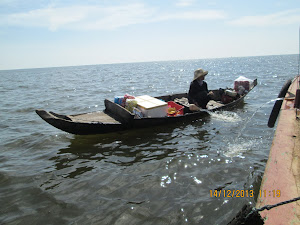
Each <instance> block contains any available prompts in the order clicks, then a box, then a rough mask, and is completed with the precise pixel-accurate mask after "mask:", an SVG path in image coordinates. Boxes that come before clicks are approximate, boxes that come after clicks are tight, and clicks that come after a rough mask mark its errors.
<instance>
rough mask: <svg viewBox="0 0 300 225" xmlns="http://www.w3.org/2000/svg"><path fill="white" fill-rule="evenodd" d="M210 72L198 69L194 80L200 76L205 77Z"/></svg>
mask: <svg viewBox="0 0 300 225" xmlns="http://www.w3.org/2000/svg"><path fill="white" fill-rule="evenodd" d="M207 74H208V71H205V70H203V69H197V70H195V72H194V80H196V79H198V78H199V77H204V76H206V75H207Z"/></svg>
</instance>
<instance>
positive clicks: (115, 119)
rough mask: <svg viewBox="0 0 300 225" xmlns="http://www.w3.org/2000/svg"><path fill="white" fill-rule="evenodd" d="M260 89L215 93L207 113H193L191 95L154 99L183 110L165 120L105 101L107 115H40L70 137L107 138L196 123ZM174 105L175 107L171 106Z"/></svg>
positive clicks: (46, 112)
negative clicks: (185, 122)
mask: <svg viewBox="0 0 300 225" xmlns="http://www.w3.org/2000/svg"><path fill="white" fill-rule="evenodd" d="M256 85H257V80H256V79H255V80H254V81H253V82H251V85H250V86H248V90H246V91H244V92H243V93H241V94H236V95H235V96H234V97H232V95H231V96H229V95H227V94H226V93H230V92H231V93H232V92H234V89H227V90H224V89H218V90H213V91H212V92H213V93H214V96H215V98H214V100H210V101H209V102H208V104H207V109H205V110H197V111H191V105H190V104H189V103H188V100H187V97H188V94H187V93H180V94H173V95H165V96H158V97H156V98H153V99H155V101H161V102H165V103H166V104H167V103H168V104H167V105H168V108H167V110H168V109H169V108H173V106H175V110H176V107H177V108H178V106H179V107H180V113H177V114H176V115H171V114H170V113H169V114H168V111H167V112H166V114H165V115H164V116H157V114H156V115H155V114H153V115H154V116H149V115H148V116H139V115H140V113H141V112H139V113H138V114H139V115H137V113H133V112H131V111H129V110H128V109H127V108H125V107H123V106H121V105H120V104H117V103H115V102H112V101H110V100H108V99H105V101H104V103H105V109H104V110H103V111H97V112H89V113H83V114H76V115H61V114H58V113H54V112H48V111H45V110H36V113H37V114H38V115H39V116H40V117H41V118H42V119H43V120H45V121H46V122H47V123H49V124H51V125H52V126H54V127H56V128H58V129H60V130H63V131H65V132H68V133H72V134H80V135H88V134H104V133H110V132H117V131H123V130H129V129H137V128H145V127H152V126H157V125H164V124H173V123H177V122H180V121H193V120H196V119H200V118H202V117H204V116H207V115H208V113H209V112H213V111H220V110H227V109H232V108H235V107H237V106H238V105H239V104H240V103H241V102H243V100H244V98H245V96H246V95H247V94H248V93H249V92H250V91H251V90H252V89H253V88H254V87H255V86H256ZM226 91H227V92H226ZM152 101H153V100H152ZM170 102H171V103H172V104H171V106H170ZM166 104H162V105H166ZM143 109H144V108H143ZM144 112H145V111H144ZM146 112H147V109H146ZM149 112H150V111H149ZM169 112H170V110H169Z"/></svg>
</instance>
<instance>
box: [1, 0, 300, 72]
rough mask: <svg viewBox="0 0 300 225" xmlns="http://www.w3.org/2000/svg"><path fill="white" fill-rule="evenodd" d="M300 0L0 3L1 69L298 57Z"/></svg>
mask: <svg viewBox="0 0 300 225" xmlns="http://www.w3.org/2000/svg"><path fill="white" fill-rule="evenodd" d="M299 26H300V2H299V0H274V1H270V0H265V1H262V0H260V1H258V0H252V1H237V0H227V1H221V0H211V1H210V0H206V1H197V0H173V1H171V0H151V1H150V0H144V1H142V0H140V1H139V0H129V1H124V0H123V1H121V0H98V1H96V0H87V1H77V0H72V1H71V0H65V1H59V0H53V1H44V0H40V1H36V0H27V1H20V0H0V69H19V68H40V67H54V66H72V65H90V64H106V63H122V62H144V61H160V60H185V59H202V58H219V57H236V56H257V55H274V54H275V55H278V54H296V53H298V52H299V50H298V48H299V43H298V40H299Z"/></svg>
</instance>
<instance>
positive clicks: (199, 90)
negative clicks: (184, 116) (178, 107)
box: [188, 80, 210, 108]
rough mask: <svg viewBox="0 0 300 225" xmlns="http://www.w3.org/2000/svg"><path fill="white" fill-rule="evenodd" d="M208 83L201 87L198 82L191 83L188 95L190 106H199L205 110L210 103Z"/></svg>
mask: <svg viewBox="0 0 300 225" xmlns="http://www.w3.org/2000/svg"><path fill="white" fill-rule="evenodd" d="M207 94H208V89H207V83H206V82H205V81H203V84H202V85H201V86H200V84H199V82H198V81H197V80H194V81H192V82H191V85H190V90H189V93H188V100H189V103H190V104H197V105H199V106H200V107H203V108H205V107H206V104H207V102H208V101H209V99H210V98H209V96H208V95H207Z"/></svg>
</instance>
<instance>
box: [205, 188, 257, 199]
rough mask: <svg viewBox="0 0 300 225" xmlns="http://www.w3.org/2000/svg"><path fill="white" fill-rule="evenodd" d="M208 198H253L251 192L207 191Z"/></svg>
mask: <svg viewBox="0 0 300 225" xmlns="http://www.w3.org/2000/svg"><path fill="white" fill-rule="evenodd" d="M209 194H210V197H216V198H220V197H224V198H248V197H250V198H253V197H254V191H253V190H251V189H250V190H225V189H224V190H209Z"/></svg>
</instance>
